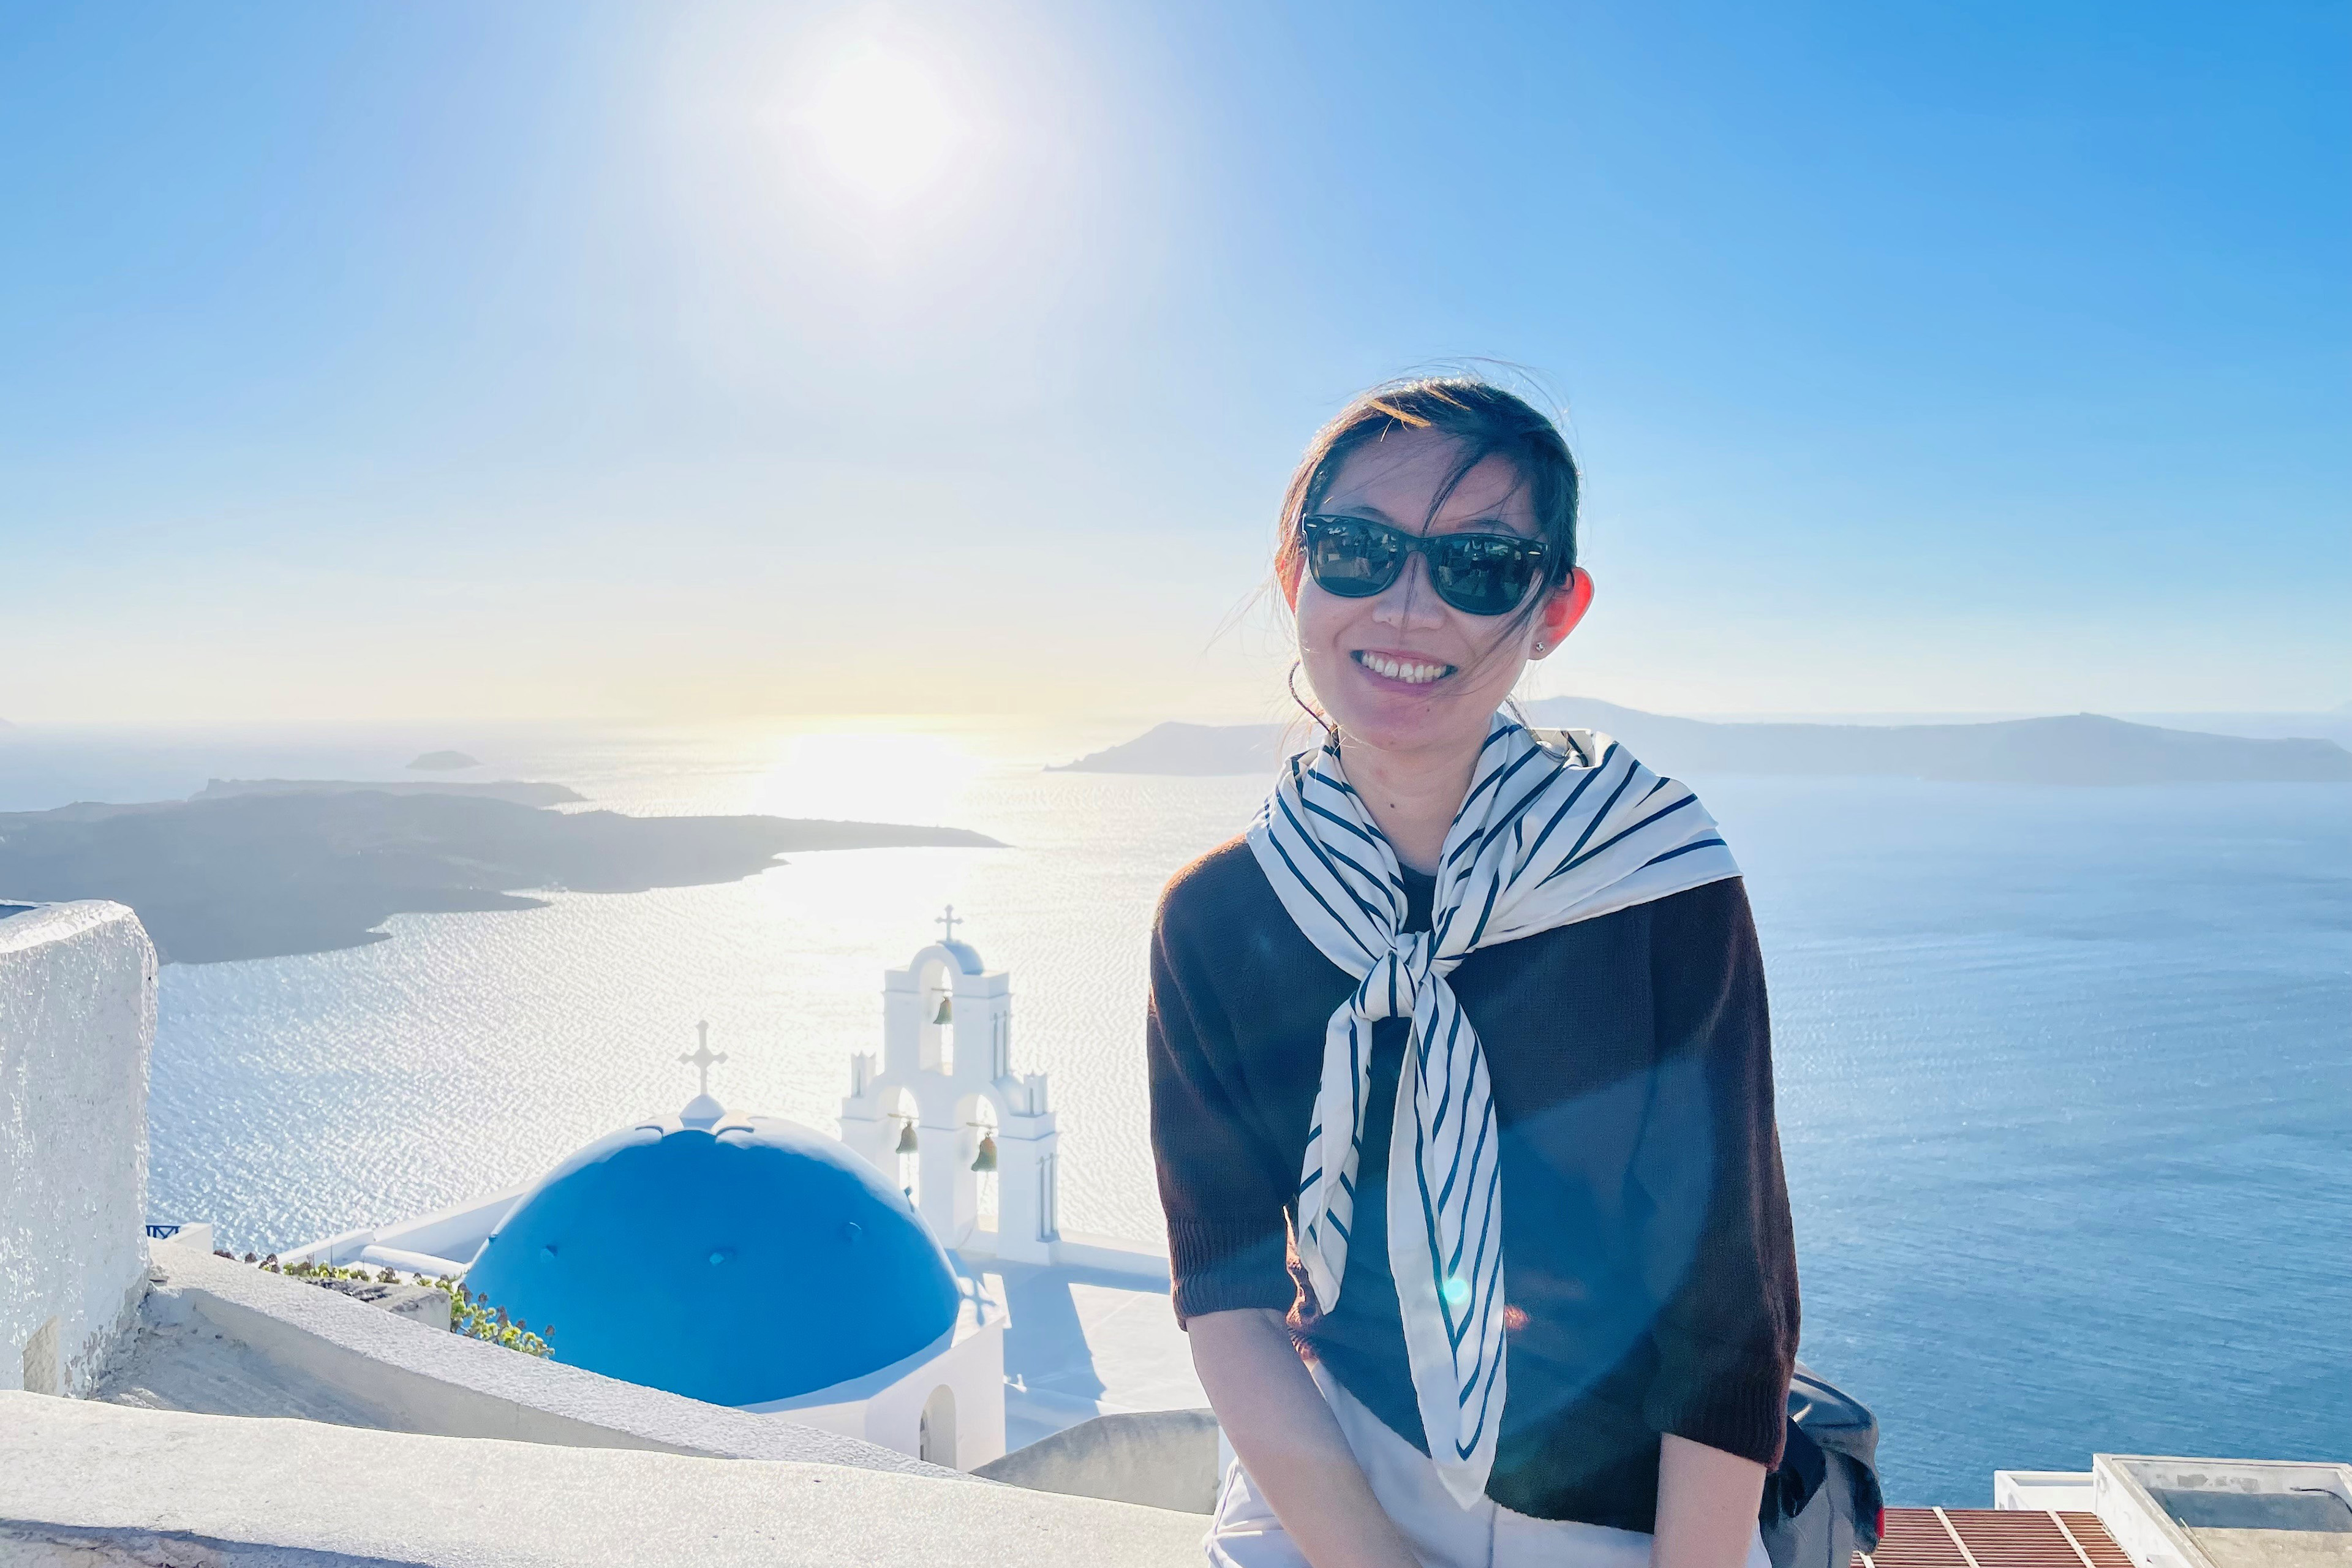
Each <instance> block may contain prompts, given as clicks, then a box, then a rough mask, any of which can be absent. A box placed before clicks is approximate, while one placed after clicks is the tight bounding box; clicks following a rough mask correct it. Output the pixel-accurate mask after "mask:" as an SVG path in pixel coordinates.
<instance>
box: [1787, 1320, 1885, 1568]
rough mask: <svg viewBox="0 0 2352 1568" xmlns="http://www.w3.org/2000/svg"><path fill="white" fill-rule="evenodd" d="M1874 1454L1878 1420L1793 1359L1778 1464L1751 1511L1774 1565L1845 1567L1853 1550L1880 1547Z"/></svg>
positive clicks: (1881, 1517)
mask: <svg viewBox="0 0 2352 1568" xmlns="http://www.w3.org/2000/svg"><path fill="white" fill-rule="evenodd" d="M1877 1460H1878V1420H1877V1418H1876V1417H1875V1416H1874V1415H1871V1413H1870V1412H1869V1411H1868V1410H1866V1409H1864V1407H1863V1405H1862V1403H1861V1402H1860V1401H1859V1400H1856V1399H1854V1398H1853V1397H1852V1396H1851V1395H1849V1394H1844V1393H1843V1392H1841V1391H1840V1390H1839V1389H1837V1388H1836V1387H1834V1386H1832V1384H1827V1383H1824V1382H1822V1380H1821V1379H1820V1378H1819V1377H1816V1376H1815V1375H1813V1372H1812V1369H1811V1368H1810V1367H1808V1366H1806V1365H1805V1363H1802V1362H1799V1363H1797V1372H1796V1375H1795V1376H1794V1377H1793V1378H1791V1379H1790V1383H1789V1432H1788V1441H1787V1444H1786V1446H1785V1447H1784V1449H1783V1451H1782V1453H1781V1456H1780V1468H1779V1469H1777V1470H1774V1471H1773V1472H1772V1473H1771V1474H1769V1475H1768V1476H1766V1477H1765V1478H1764V1501H1763V1504H1762V1506H1761V1507H1760V1508H1759V1510H1757V1523H1758V1526H1759V1529H1760V1530H1761V1531H1762V1532H1763V1536H1764V1550H1765V1551H1766V1552H1768V1553H1769V1555H1770V1557H1771V1559H1772V1568H1848V1565H1849V1564H1850V1563H1852V1562H1853V1554H1854V1553H1855V1552H1875V1551H1877V1550H1878V1535H1879V1531H1880V1530H1881V1529H1882V1528H1883V1527H1884V1523H1885V1500H1884V1499H1883V1498H1882V1497H1881V1496H1880V1493H1879V1490H1878V1469H1877Z"/></svg>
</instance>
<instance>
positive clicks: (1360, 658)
mask: <svg viewBox="0 0 2352 1568" xmlns="http://www.w3.org/2000/svg"><path fill="white" fill-rule="evenodd" d="M1349 658H1353V659H1354V660H1355V661H1356V664H1357V666H1358V668H1361V669H1362V670H1363V671H1364V672H1365V673H1366V674H1367V675H1368V676H1369V677H1370V679H1371V680H1372V681H1373V683H1374V684H1375V685H1379V686H1388V687H1395V688H1397V689H1400V690H1404V691H1426V690H1427V689H1429V688H1430V687H1432V686H1434V685H1435V684H1437V682H1439V681H1441V680H1444V679H1445V678H1446V677H1448V676H1450V675H1453V674H1454V673H1455V671H1456V669H1457V668H1459V667H1458V666H1455V665H1451V664H1448V663H1446V662H1445V661H1444V660H1443V659H1438V658H1430V657H1429V656H1427V655H1425V654H1415V653H1409V652H1405V651H1402V650H1401V649H1395V648H1371V647H1360V648H1358V649H1356V650H1355V652H1354V653H1352V654H1351V655H1349Z"/></svg>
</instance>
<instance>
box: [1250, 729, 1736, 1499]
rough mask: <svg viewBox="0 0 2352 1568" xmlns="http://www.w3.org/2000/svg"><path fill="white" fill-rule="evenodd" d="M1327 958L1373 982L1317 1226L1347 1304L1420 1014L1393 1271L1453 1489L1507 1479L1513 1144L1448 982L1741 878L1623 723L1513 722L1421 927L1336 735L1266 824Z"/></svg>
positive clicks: (1302, 921) (1310, 1217) (1331, 1052)
mask: <svg viewBox="0 0 2352 1568" xmlns="http://www.w3.org/2000/svg"><path fill="white" fill-rule="evenodd" d="M1249 846H1250V850H1251V853H1252V854H1253V856H1254V857H1255V858H1256V860H1257V863H1258V867H1259V868H1260V869H1261V870H1263V871H1264V872H1265V879H1266V881H1267V882H1268V884H1269V885H1271V886H1272V888H1273V889H1274V891H1275V894H1276V897H1277V898H1279V899H1280V900H1281V901H1282V907H1283V910H1284V911H1285V912H1286V913H1287V914H1288V915H1289V916H1290V918H1291V919H1292V921H1295V922H1297V926H1298V929H1299V931H1301V932H1302V933H1304V934H1305V935H1306V937H1307V940H1308V941H1310V942H1313V943H1314V944H1315V946H1316V948H1317V950H1318V951H1319V952H1321V953H1322V954H1323V955H1324V956H1325V957H1326V958H1328V959H1329V960H1330V961H1331V962H1332V963H1334V964H1336V965H1337V966H1338V967H1339V969H1340V970H1341V971H1342V972H1344V973H1347V974H1349V975H1350V976H1352V977H1354V979H1355V980H1356V982H1357V984H1356V986H1355V988H1354V990H1353V991H1352V992H1350V993H1349V995H1348V996H1347V998H1346V999H1345V1000H1343V1001H1342V1002H1340V1004H1339V1006H1338V1007H1337V1008H1335V1009H1334V1010H1333V1012H1332V1014H1331V1016H1330V1018H1329V1019H1328V1022H1327V1023H1326V1025H1325V1026H1324V1036H1323V1073H1322V1080H1321V1084H1320V1086H1319V1088H1318V1090H1317V1093H1316V1097H1315V1110H1314V1114H1313V1119H1312V1121H1310V1122H1309V1124H1308V1127H1307V1155H1306V1161H1305V1163H1304V1165H1303V1166H1302V1170H1303V1172H1304V1174H1303V1175H1302V1176H1301V1177H1300V1180H1299V1184H1298V1198H1297V1215H1296V1229H1297V1238H1298V1253H1299V1259H1300V1261H1301V1262H1302V1263H1303V1264H1304V1265H1305V1266H1306V1268H1307V1278H1308V1280H1309V1282H1310V1283H1311V1284H1312V1285H1313V1286H1314V1289H1315V1293H1316V1297H1317V1300H1318V1301H1319V1302H1320V1304H1321V1305H1322V1306H1323V1308H1324V1309H1325V1310H1329V1309H1330V1308H1331V1307H1332V1306H1334V1305H1336V1304H1337V1303H1338V1301H1339V1291H1340V1288H1341V1286H1342V1284H1343V1283H1344V1282H1345V1280H1346V1277H1347V1267H1348V1246H1349V1231H1350V1229H1351V1227H1352V1226H1353V1225H1354V1221H1355V1205H1356V1204H1357V1202H1358V1201H1359V1198H1360V1194H1358V1193H1357V1191H1356V1172H1357V1169H1358V1166H1359V1163H1360V1159H1361V1156H1362V1152H1363V1136H1364V1116H1365V1109H1366V1106H1365V1100H1366V1096H1367V1095H1368V1093H1369V1092H1370V1076H1371V1043H1372V1042H1371V1036H1372V1026H1373V1025H1374V1024H1376V1023H1378V1022H1379V1021H1380V1020H1381V1019H1384V1018H1405V1019H1410V1020H1411V1022H1412V1042H1411V1045H1410V1046H1409V1047H1408V1048H1407V1050H1406V1053H1405V1061H1404V1067H1403V1070H1402V1071H1401V1072H1400V1073H1399V1075H1398V1079H1397V1100H1396V1116H1395V1121H1394V1122H1393V1124H1392V1125H1393V1130H1392V1131H1391V1134H1390V1142H1389V1175H1388V1190H1387V1192H1386V1193H1384V1194H1375V1195H1373V1196H1372V1197H1371V1199H1370V1201H1373V1202H1378V1203H1382V1204H1384V1205H1386V1209H1387V1215H1388V1242H1389V1272H1390V1274H1391V1277H1392V1278H1393V1279H1394V1280H1395V1283H1396V1293H1397V1305H1398V1308H1399V1310H1400V1312H1401V1314H1402V1321H1403V1328H1404V1341H1405V1352H1406V1358H1407V1360H1408V1362H1409V1363H1411V1366H1412V1384H1413V1394H1414V1399H1415V1402H1416V1403H1417V1404H1418V1405H1419V1406H1420V1409H1421V1418H1422V1426H1423V1432H1424V1434H1425V1435H1426V1437H1427V1440H1428V1446H1429V1454H1430V1458H1431V1459H1432V1461H1433V1462H1434V1463H1435V1465H1436V1467H1437V1471H1438V1476H1439V1479H1441V1480H1443V1481H1444V1484H1445V1487H1446V1489H1447V1490H1448V1492H1450V1493H1451V1494H1452V1495H1453V1497H1454V1500H1456V1501H1458V1502H1460V1503H1461V1504H1462V1505H1463V1506H1464V1507H1465V1508H1466V1507H1469V1506H1471V1505H1472V1504H1474V1503H1475V1502H1476V1501H1477V1500H1478V1499H1479V1498H1480V1497H1482V1496H1483V1495H1484V1494H1485V1492H1486V1478H1487V1476H1488V1474H1489V1473H1490V1472H1491V1471H1492V1469H1493V1468H1494V1462H1495V1443H1496V1435H1497V1433H1498V1432H1499V1430H1500V1428H1501V1426H1502V1407H1503V1401H1504V1396H1505V1393H1506V1389H1507V1379H1506V1376H1505V1354H1504V1342H1503V1316H1504V1314H1503V1306H1504V1294H1503V1292H1504V1276H1503V1226H1502V1184H1501V1182H1500V1180H1499V1176H1498V1173H1499V1170H1500V1150H1499V1146H1498V1138H1497V1135H1496V1120H1495V1106H1494V1100H1493V1099H1492V1096H1491V1092H1490V1085H1489V1082H1488V1078H1487V1071H1486V1050H1485V1047H1484V1046H1483V1045H1482V1044H1481V1043H1480V1041H1479V1038H1478V1031H1477V1029H1476V1028H1475V1026H1472V1024H1471V1023H1470V1021H1469V1019H1468V1018H1467V1017H1466V1016H1465V1015H1464V1014H1463V1011H1462V1007H1461V1005H1460V1002H1459V1001H1458V999H1457V998H1456V997H1455V996H1454V988H1453V986H1452V985H1450V984H1447V983H1446V976H1447V975H1448V974H1449V973H1452V972H1453V970H1454V967H1455V966H1456V965H1458V964H1459V963H1461V962H1462V961H1463V960H1464V959H1465V958H1466V957H1468V956H1469V955H1470V954H1471V953H1472V952H1476V951H1478V950H1479V949H1481V948H1485V947H1493V946H1496V945H1499V944H1501V943H1503V942H1513V941H1516V940H1517V939H1518V938H1520V937H1525V936H1532V935H1534V934H1536V933H1537V932H1538V931H1549V930H1551V929H1553V928H1555V927H1558V926H1564V925H1570V924H1572V923H1574V922H1576V921H1587V920H1592V919H1594V918H1596V917H1598V916H1601V915H1605V914H1610V913H1612V912H1614V911H1616V910H1622V909H1626V908H1630V907H1631V906H1633V905H1635V904H1641V903H1646V902H1648V901H1650V900H1654V899H1662V898H1665V897H1666V896H1668V895H1669V894H1673V893H1678V892H1681V891H1683V890H1685V889H1689V888H1696V887H1699V886H1701V885H1702V884H1705V883H1707V882H1715V881H1720V880H1722V879H1725V878H1727V877H1736V876H1738V874H1739V867H1738V863H1737V862H1735V861H1734V860H1733V859H1732V858H1731V851H1730V850H1729V849H1728V848H1727V847H1725V846H1724V842H1723V837H1722V836H1721V835H1720V834H1718V833H1717V831H1716V828H1715V821H1714V819H1713V818H1712V817H1710V816H1707V814H1706V809H1705V808H1704V807H1702V806H1701V805H1699V804H1698V798H1697V796H1696V795H1693V794H1691V792H1690V791H1689V790H1688V789H1686V788H1685V787H1684V786H1683V785H1681V784H1676V783H1675V781H1674V780H1672V779H1666V778H1661V777H1659V776H1658V775H1657V774H1655V773H1652V772H1650V770H1649V769H1647V768H1645V767H1643V766H1642V764H1641V763H1638V762H1635V761H1634V760H1633V756H1632V755H1631V754H1630V753H1629V752H1626V751H1625V750H1624V748H1623V747H1622V746H1619V745H1618V744H1617V743H1616V742H1613V741H1612V740H1610V739H1609V738H1608V737H1607V736H1605V735H1596V734H1593V733H1591V732H1590V731H1582V730H1575V731H1562V732H1556V733H1553V734H1549V735H1546V736H1544V737H1541V738H1538V737H1537V736H1536V735H1534V734H1532V733H1531V732H1530V731H1528V730H1527V729H1526V728H1525V727H1524V726H1522V725H1520V724H1517V723H1516V722H1514V721H1511V720H1510V719H1508V718H1507V717H1506V716H1504V715H1503V714H1500V713H1497V714H1496V715H1495V717H1494V719H1493V721H1492V722H1491V723H1490V724H1489V726H1488V728H1487V734H1486V743H1485V745H1484V746H1482V747H1481V748H1480V750H1479V753H1478V758H1477V761H1476V763H1475V765H1474V767H1473V768H1472V770H1471V785H1470V789H1469V792H1468V793H1467V794H1466V795H1465V796H1464V797H1463V802H1462V807H1461V809H1460V810H1459V811H1458V812H1457V813H1455V815H1454V822H1453V824H1452V826H1450V827H1449V828H1448V829H1447V831H1446V836H1445V844H1444V848H1443V849H1442V851H1441V852H1440V857H1439V863H1438V864H1439V869H1438V875H1437V884H1436V891H1435V894H1434V896H1433V907H1432V909H1431V911H1430V928H1431V929H1430V930H1428V931H1402V930H1401V929H1400V928H1401V927H1402V924H1403V922H1404V911H1405V906H1406V900H1405V889H1404V879H1403V874H1402V870H1401V869H1400V868H1399V866H1398V863H1397V858H1396V854H1395V851H1394V850H1393V848H1392V847H1391V846H1390V844H1389V841H1388V839H1387V838H1386V837H1384V836H1383V835H1382V834H1381V830H1380V827H1379V826H1378V825H1377V824H1376V823H1374V822H1373V821H1372V819H1371V816H1370V813H1369V812H1367V811H1366V810H1365V808H1364V805H1363V802H1362V800H1361V798H1360V796H1359V795H1357V794H1356V792H1355V791H1354V790H1353V789H1351V788H1350V787H1349V784H1348V782H1347V778H1346V775H1345V773H1344V772H1343V770H1342V768H1341V764H1340V757H1339V745H1338V743H1337V742H1328V743H1327V744H1325V745H1324V746H1322V747H1321V748H1319V749H1318V750H1315V751H1307V752H1299V753H1298V754H1297V756H1294V757H1292V758H1290V759H1289V760H1288V761H1287V762H1286V763H1284V765H1283V768H1282V771H1281V773H1280V774H1279V776H1278V777H1277V778H1276V782H1275V787H1274V791H1273V793H1272V794H1271V795H1268V796H1267V797H1266V802H1265V807H1264V808H1263V809H1262V810H1261V811H1260V812H1259V813H1258V816H1257V820H1256V822H1255V824H1253V825H1252V826H1251V828H1250V833H1249Z"/></svg>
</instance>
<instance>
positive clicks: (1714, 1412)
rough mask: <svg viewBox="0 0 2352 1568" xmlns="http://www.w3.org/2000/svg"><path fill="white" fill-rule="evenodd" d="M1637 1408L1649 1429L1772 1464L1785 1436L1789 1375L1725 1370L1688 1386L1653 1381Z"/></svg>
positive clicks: (1775, 1463)
mask: <svg viewBox="0 0 2352 1568" xmlns="http://www.w3.org/2000/svg"><path fill="white" fill-rule="evenodd" d="M1643 1415H1645V1416H1646V1417H1647V1418H1648V1421H1649V1424H1650V1426H1651V1429H1652V1430H1654V1431H1656V1432H1660V1433H1671V1434H1672V1435H1673V1436H1677V1437H1685V1438H1687V1439H1689V1440H1690V1441H1691V1442H1694V1443H1701V1444H1705V1445H1706V1447H1710V1448H1718V1449H1721V1450H1722V1451H1723V1452H1724V1453H1727V1454H1737V1455H1738V1457H1739V1458H1743V1459H1752V1460H1754V1461H1755V1462H1756V1463H1757V1464H1759V1465H1761V1466H1763V1467H1764V1468H1766V1469H1768V1470H1769V1469H1773V1468H1777V1467H1778V1466H1779V1465H1780V1445H1781V1442H1782V1440H1783V1439H1784V1438H1785V1437H1786V1436H1788V1427H1789V1380H1788V1377H1787V1376H1786V1374H1781V1375H1779V1376H1731V1377H1722V1378H1715V1379H1710V1380H1708V1381H1707V1382H1706V1383H1703V1384H1700V1385H1698V1386H1697V1387H1694V1388H1684V1389H1667V1388H1663V1387H1657V1386H1653V1388H1652V1389H1651V1392H1650V1397H1649V1399H1648V1401H1647V1402H1646V1408H1645V1409H1644V1410H1643Z"/></svg>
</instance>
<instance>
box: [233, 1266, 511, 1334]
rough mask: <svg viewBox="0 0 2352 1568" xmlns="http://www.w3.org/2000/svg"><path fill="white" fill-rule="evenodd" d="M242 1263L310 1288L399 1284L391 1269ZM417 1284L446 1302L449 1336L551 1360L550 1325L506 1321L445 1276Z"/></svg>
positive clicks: (481, 1298)
mask: <svg viewBox="0 0 2352 1568" xmlns="http://www.w3.org/2000/svg"><path fill="white" fill-rule="evenodd" d="M245 1260H246V1261H247V1263H258V1265H259V1266H260V1267H261V1268H267V1269H268V1270H269V1271H270V1272H271V1273H273V1274H283V1275H285V1276H286V1277H287V1278H288V1279H307V1280H309V1281H310V1283H311V1284H313V1285H324V1284H326V1283H327V1282H328V1281H330V1280H333V1279H353V1280H358V1281H360V1282H362V1283H363V1284H371V1285H397V1284H399V1283H400V1274H399V1271H398V1270H396V1269H392V1268H384V1269H380V1270H378V1269H367V1268H350V1267H345V1266H342V1265H339V1264H333V1263H289V1264H284V1265H280V1264H279V1263H278V1255H277V1254H276V1253H272V1254H270V1255H269V1257H268V1258H259V1259H257V1258H254V1257H253V1256H252V1255H251V1254H250V1253H248V1254H247V1255H246V1259H245ZM416 1283H418V1284H419V1285H425V1286H429V1287H430V1288H431V1289H436V1290H438V1291H440V1292H441V1293H442V1294H443V1295H445V1296H446V1297H448V1298H449V1331H450V1332H451V1333H454V1334H464V1335H465V1336H466V1337H467V1338H468V1339H476V1340H482V1341H485V1342H488V1343H490V1344H494V1345H504V1346H506V1348H507V1349H509V1350H511V1351H520V1352H522V1353H523V1354H525V1355H535V1356H550V1355H552V1354H554V1353H555V1348H554V1346H553V1345H552V1344H551V1343H550V1341H551V1339H552V1338H553V1337H554V1334H555V1330H554V1328H553V1326H552V1325H548V1326H543V1327H541V1329H539V1330H538V1331H536V1332H534V1331H532V1330H531V1327H530V1324H528V1323H524V1322H518V1321H514V1320H512V1319H509V1317H508V1316H507V1313H506V1309H505V1308H503V1307H494V1306H492V1305H490V1301H489V1298H488V1297H487V1296H484V1295H482V1294H480V1293H479V1292H478V1291H471V1290H467V1289H466V1287H465V1286H464V1285H463V1284H462V1283H460V1282H459V1281H457V1280H456V1279H450V1278H448V1277H447V1276H446V1275H445V1276H442V1277H440V1278H438V1279H426V1278H425V1277H424V1276H423V1275H419V1276H417V1278H416Z"/></svg>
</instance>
